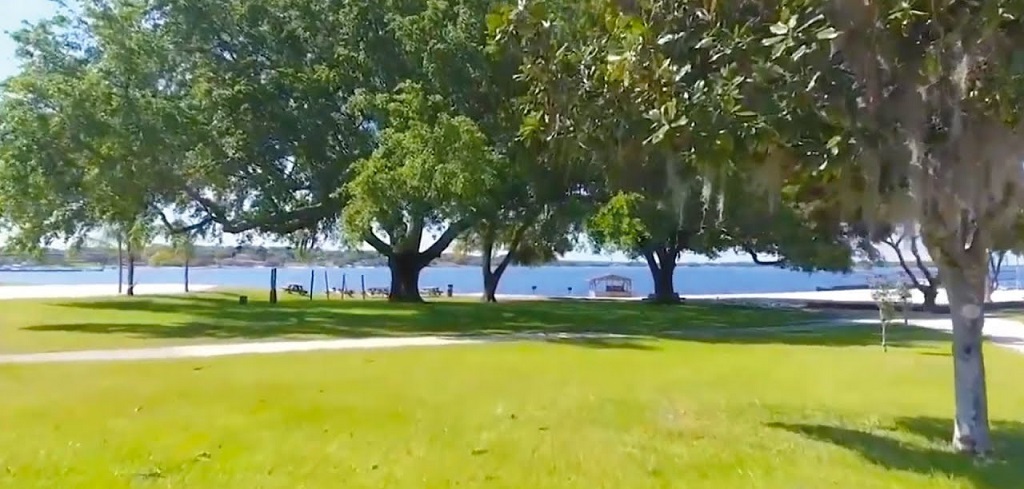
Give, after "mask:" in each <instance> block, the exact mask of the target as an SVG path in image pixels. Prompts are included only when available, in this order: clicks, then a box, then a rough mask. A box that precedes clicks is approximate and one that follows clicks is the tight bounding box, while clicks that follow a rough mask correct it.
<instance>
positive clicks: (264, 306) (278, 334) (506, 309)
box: [23, 292, 943, 349]
mask: <svg viewBox="0 0 1024 489" xmlns="http://www.w3.org/2000/svg"><path fill="white" fill-rule="evenodd" d="M237 297H238V296H237V294H233V293H225V292H214V293H203V294H197V295H191V296H147V297H135V298H120V299H107V300H73V301H67V302H64V303H61V304H60V306H61V308H62V309H66V311H67V314H63V312H62V314H61V316H60V317H59V318H55V319H51V320H50V321H49V322H46V321H44V322H42V323H41V324H35V325H29V326H26V327H24V328H23V330H27V331H62V332H75V333H93V334H114V335H122V336H130V337H138V338H164V339H208V340H239V341H245V340H249V341H252V340H267V339H296V338H311V337H315V338H325V337H326V338H363V337H371V336H409V335H444V336H464V335H470V336H481V335H510V334H516V333H527V332H547V333H552V332H560V333H580V332H587V333H616V334H621V335H628V336H633V337H635V338H623V339H618V338H616V339H614V340H610V339H607V338H604V339H593V338H590V339H584V340H580V339H575V340H569V339H565V338H563V339H561V340H558V341H561V342H562V343H570V342H572V341H575V342H576V343H577V344H580V345H588V344H589V346H593V347H597V346H598V345H602V346H603V347H605V348H612V347H615V348H627V347H628V346H627V345H634V346H633V348H635V349H648V348H649V347H650V345H649V344H648V345H643V343H644V341H643V340H645V339H648V340H649V339H673V340H681V341H694V342H704V343H735V344H775V343H777V344H790V345H826V346H863V345H869V344H872V343H878V342H879V341H880V338H879V336H878V334H877V328H872V327H870V326H858V327H842V328H839V327H836V328H832V329H828V330H824V329H820V328H818V329H813V328H810V327H808V328H809V329H807V330H806V331H787V332H785V333H783V332H781V330H780V331H771V328H773V327H776V326H791V325H793V324H799V323H807V322H809V321H817V322H819V326H820V322H821V321H824V320H826V319H827V318H826V317H825V316H823V315H820V314H810V313H806V312H801V311H792V310H769V309H763V308H754V307H741V306H723V305H708V304H703V305H695V304H682V305H677V306H667V307H666V306H652V305H650V304H644V303H638V302H612V301H608V302H603V301H601V302H599V301H536V302H528V301H514V302H505V303H500V304H482V303H477V302H456V301H438V302H433V303H426V304H395V303H388V302H385V301H381V300H362V299H346V300H337V299H335V300H332V301H326V300H320V299H318V300H305V299H299V298H293V297H287V296H286V297H285V298H284V300H283V301H282V302H280V303H278V304H276V305H271V304H269V303H267V302H264V301H261V300H251V301H250V302H249V304H247V305H241V304H239V303H238V300H237ZM76 310H78V311H80V313H76V312H75V311H76ZM97 313H102V314H103V315H104V317H103V319H102V320H97V318H96V317H95V316H96V314H97ZM111 313H115V314H113V315H112V314H111ZM69 318H73V319H72V320H69ZM79 318H81V319H80V320H79ZM755 328H756V329H755ZM941 337H943V335H942V333H934V332H930V331H926V330H921V329H917V328H896V329H895V330H894V331H893V333H892V335H891V337H890V346H892V347H893V348H900V347H903V346H912V345H914V344H915V343H916V342H919V341H926V340H933V339H937V338H941ZM548 340H550V339H548Z"/></svg>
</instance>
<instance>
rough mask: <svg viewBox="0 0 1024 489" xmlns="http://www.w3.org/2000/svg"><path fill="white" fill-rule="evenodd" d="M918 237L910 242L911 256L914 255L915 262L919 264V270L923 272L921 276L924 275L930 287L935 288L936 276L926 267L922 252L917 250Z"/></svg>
mask: <svg viewBox="0 0 1024 489" xmlns="http://www.w3.org/2000/svg"><path fill="white" fill-rule="evenodd" d="M918 241H919V239H918V238H917V237H914V238H911V240H910V254H911V255H914V261H915V262H916V263H917V268H918V269H919V270H921V274H922V275H924V279H925V280H927V281H928V285H931V286H935V285H936V284H935V276H934V275H932V272H930V271H929V270H928V267H926V266H925V265H924V260H922V259H921V251H920V250H918V249H917V242H918Z"/></svg>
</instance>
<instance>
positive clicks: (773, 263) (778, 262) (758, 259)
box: [741, 245, 788, 267]
mask: <svg viewBox="0 0 1024 489" xmlns="http://www.w3.org/2000/svg"><path fill="white" fill-rule="evenodd" d="M741 248H742V249H743V251H745V252H746V253H747V254H748V255H750V259H751V260H753V261H754V264H755V265H765V266H773V267H777V266H780V265H785V264H786V262H787V261H788V260H787V259H785V258H779V259H778V260H772V261H765V260H762V259H761V257H760V256H758V253H757V250H755V249H753V248H751V247H750V246H747V245H743V246H741Z"/></svg>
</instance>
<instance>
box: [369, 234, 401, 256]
mask: <svg viewBox="0 0 1024 489" xmlns="http://www.w3.org/2000/svg"><path fill="white" fill-rule="evenodd" d="M363 241H366V244H368V245H370V246H371V247H373V249H374V250H376V251H377V253H380V254H381V255H384V256H386V257H389V258H390V257H391V255H394V254H395V251H394V248H392V247H391V245H389V244H387V243H385V242H384V240H382V239H380V238H378V237H377V235H376V234H373V231H367V232H366V233H363Z"/></svg>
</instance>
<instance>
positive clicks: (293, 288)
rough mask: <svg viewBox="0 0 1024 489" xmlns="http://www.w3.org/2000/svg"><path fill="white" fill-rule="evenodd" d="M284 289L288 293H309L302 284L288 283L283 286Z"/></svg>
mask: <svg viewBox="0 0 1024 489" xmlns="http://www.w3.org/2000/svg"><path fill="white" fill-rule="evenodd" d="M284 291H285V292H286V293H289V294H299V295H309V291H307V290H306V288H305V287H303V286H302V284H288V285H286V286H285V287H284Z"/></svg>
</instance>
